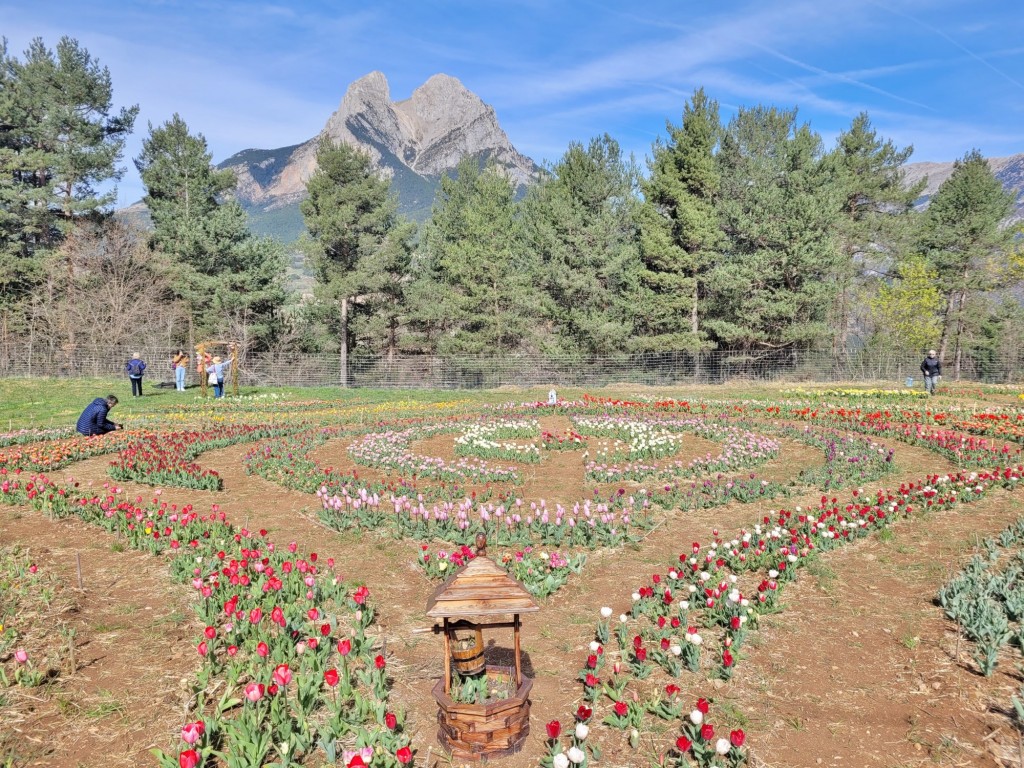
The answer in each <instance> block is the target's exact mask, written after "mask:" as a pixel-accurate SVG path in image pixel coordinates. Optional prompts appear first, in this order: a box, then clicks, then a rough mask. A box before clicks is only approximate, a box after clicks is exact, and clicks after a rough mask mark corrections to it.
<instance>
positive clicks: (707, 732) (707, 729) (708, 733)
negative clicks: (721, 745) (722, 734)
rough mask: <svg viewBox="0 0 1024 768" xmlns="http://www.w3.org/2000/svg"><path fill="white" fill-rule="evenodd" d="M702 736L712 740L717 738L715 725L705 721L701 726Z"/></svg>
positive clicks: (705, 739)
mask: <svg viewBox="0 0 1024 768" xmlns="http://www.w3.org/2000/svg"><path fill="white" fill-rule="evenodd" d="M700 737H701V738H702V739H704V741H711V740H712V739H713V738H715V728H714V726H713V725H711V723H704V725H702V726H701V727H700Z"/></svg>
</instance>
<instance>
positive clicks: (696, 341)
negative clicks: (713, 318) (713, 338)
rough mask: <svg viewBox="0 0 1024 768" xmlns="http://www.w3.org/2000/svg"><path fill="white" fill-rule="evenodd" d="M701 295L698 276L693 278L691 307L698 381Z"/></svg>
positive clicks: (694, 356) (691, 327)
mask: <svg viewBox="0 0 1024 768" xmlns="http://www.w3.org/2000/svg"><path fill="white" fill-rule="evenodd" d="M699 297H700V283H699V282H698V281H697V278H694V279H693V307H692V308H691V309H690V333H692V334H693V380H694V381H695V382H696V381H697V380H698V378H699V376H700V341H699V339H700V337H699V336H698V335H697V334H698V333H699V331H700V327H699V324H698V320H699V318H698V316H697V300H698V298H699Z"/></svg>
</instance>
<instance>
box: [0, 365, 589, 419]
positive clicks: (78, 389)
mask: <svg viewBox="0 0 1024 768" xmlns="http://www.w3.org/2000/svg"><path fill="white" fill-rule="evenodd" d="M199 392H200V390H199V388H191V389H189V390H187V391H186V392H185V393H184V394H182V393H180V392H176V391H175V390H174V389H157V388H156V387H154V386H150V385H148V384H147V385H146V386H145V388H144V394H143V396H142V397H141V398H133V397H132V396H131V387H130V386H129V384H128V379H127V378H102V379H55V378H40V379H0V432H4V431H12V430H17V429H33V428H41V429H48V428H59V427H73V426H74V425H75V422H76V421H77V420H78V415H79V414H80V413H81V412H82V409H83V408H85V406H86V405H88V404H89V403H90V402H92V401H93V400H94V399H96V398H97V397H103V396H105V395H107V394H113V395H116V396H117V397H118V398H119V400H120V402H119V403H118V404H117V406H116V407H115V408H114V409H113V410H112V411H111V415H110V418H111V420H112V421H115V422H118V423H120V422H122V421H124V422H126V423H129V424H130V423H131V422H132V421H140V420H144V419H145V418H146V417H149V416H157V415H160V414H162V413H163V412H165V411H166V410H169V409H173V408H175V407H176V406H178V405H181V404H186V403H187V404H192V403H195V402H196V400H197V399H198V398H199ZM582 392H583V390H578V392H577V394H581V393H582ZM271 393H273V394H277V395H282V396H284V397H286V398H288V399H293V400H324V401H327V402H331V403H336V404H338V405H346V404H377V403H381V402H386V401H388V400H396V399H401V400H413V401H416V402H423V403H430V402H445V401H450V400H454V399H468V400H473V401H479V402H482V403H483V402H500V401H504V400H508V399H510V398H520V397H521V398H523V399H540V398H541V397H542V396H543V397H546V390H545V391H544V392H542V391H541V389H539V388H538V389H535V390H532V391H528V390H520V391H518V392H517V393H516V394H512V393H511V392H503V391H494V390H489V391H463V392H452V391H450V390H443V389H424V390H401V391H396V390H388V389H348V390H343V389H339V388H337V387H239V394H240V395H261V394H271ZM228 399H230V395H229V396H228Z"/></svg>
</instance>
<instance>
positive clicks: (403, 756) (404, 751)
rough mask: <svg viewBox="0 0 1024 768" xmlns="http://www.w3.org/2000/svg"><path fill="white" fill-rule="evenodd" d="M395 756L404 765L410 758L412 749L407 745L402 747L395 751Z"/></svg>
mask: <svg viewBox="0 0 1024 768" xmlns="http://www.w3.org/2000/svg"><path fill="white" fill-rule="evenodd" d="M395 758H396V759H397V760H398V762H400V763H401V764H402V765H405V764H407V763H409V762H410V761H411V760H412V750H411V749H409V748H408V747H402V748H401V749H399V750H398V751H397V752H396V753H395Z"/></svg>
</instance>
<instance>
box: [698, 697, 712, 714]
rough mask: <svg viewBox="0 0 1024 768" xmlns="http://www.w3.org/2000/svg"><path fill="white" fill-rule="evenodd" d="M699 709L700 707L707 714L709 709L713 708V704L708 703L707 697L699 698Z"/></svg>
mask: <svg viewBox="0 0 1024 768" xmlns="http://www.w3.org/2000/svg"><path fill="white" fill-rule="evenodd" d="M697 709H699V710H700V711H701V713H702V714H705V715H706V714H707V713H708V710H709V709H711V706H710V705H709V704H708V701H707V699H697Z"/></svg>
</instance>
